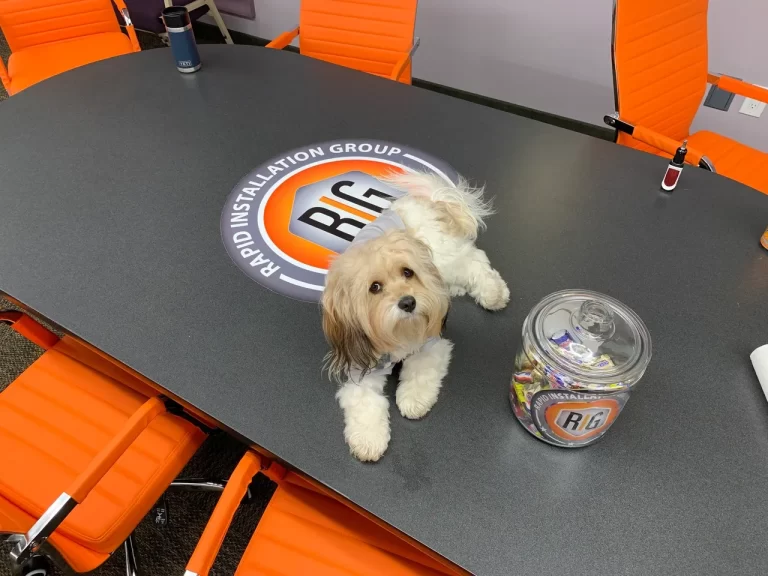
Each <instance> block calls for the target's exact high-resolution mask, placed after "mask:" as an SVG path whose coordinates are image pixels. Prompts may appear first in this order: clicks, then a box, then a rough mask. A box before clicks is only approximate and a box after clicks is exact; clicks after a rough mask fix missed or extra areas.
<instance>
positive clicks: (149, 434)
mask: <svg viewBox="0 0 768 576" xmlns="http://www.w3.org/2000/svg"><path fill="white" fill-rule="evenodd" d="M57 347H58V344H57V345H56V346H54V347H53V348H51V349H50V350H48V351H47V352H46V353H45V354H43V355H42V356H41V357H40V358H39V359H38V360H37V361H36V362H35V363H34V364H32V365H31V366H30V367H29V368H28V369H27V370H26V371H24V372H23V373H22V374H21V376H19V377H18V378H17V379H16V380H15V381H14V382H13V383H12V384H11V385H10V386H9V387H8V388H7V389H6V390H5V391H3V392H2V393H0V469H1V470H2V474H0V532H19V531H26V530H28V529H29V528H30V527H31V526H32V524H33V523H34V522H35V520H36V519H37V518H39V517H40V516H41V514H42V513H43V512H44V511H45V510H46V509H47V508H48V506H50V504H52V503H53V501H54V500H55V499H56V498H57V497H58V496H59V495H60V494H61V493H62V492H64V491H65V490H67V489H68V487H69V486H70V485H71V484H72V482H73V481H74V479H75V478H76V477H77V475H78V474H79V473H80V472H81V471H83V470H84V469H85V468H86V467H87V465H88V464H89V463H90V462H91V460H92V459H93V458H94V457H95V456H96V454H97V453H98V452H99V451H100V450H101V449H102V448H103V447H104V446H106V444H107V443H108V442H109V441H110V439H111V438H113V437H114V436H115V435H116V434H117V433H118V431H119V430H120V429H121V427H122V426H123V425H124V424H125V422H126V421H127V420H128V419H129V418H130V416H131V414H132V413H133V412H135V411H136V410H138V408H139V407H140V406H141V405H142V404H143V403H144V402H145V400H146V397H145V396H143V395H142V394H140V393H138V392H136V391H134V390H132V389H130V388H127V387H126V386H123V385H122V384H120V383H119V382H117V381H115V380H112V379H111V378H109V377H107V376H105V375H103V374H101V373H100V372H96V371H95V370H93V369H91V368H89V367H87V366H85V365H83V364H81V363H80V362H77V361H76V360H73V359H72V358H70V357H69V356H67V355H65V354H62V353H61V352H59V351H57V349H56V348H57ZM204 439H205V434H204V433H203V432H202V431H201V430H200V429H199V428H197V427H196V426H194V425H193V424H191V423H190V422H187V421H186V420H183V419H181V418H178V417H176V416H173V415H171V414H167V413H165V414H162V415H161V416H159V417H157V418H155V419H154V420H153V421H152V423H151V424H150V425H149V427H148V428H147V429H146V430H145V431H144V432H143V433H142V434H141V435H140V436H139V438H138V439H137V440H136V441H135V442H134V443H133V444H132V445H131V447H130V448H129V449H128V450H127V451H126V452H125V453H124V454H123V455H122V456H121V458H120V459H119V460H118V461H117V463H116V464H115V466H114V467H113V468H112V469H111V470H110V471H109V472H107V474H106V475H105V476H104V478H102V480H101V481H100V482H99V484H98V485H97V486H96V487H95V488H94V490H93V491H92V492H91V493H90V494H89V495H88V497H86V499H85V500H84V501H83V502H82V504H80V505H79V506H77V507H76V508H75V509H74V510H73V511H72V512H71V513H70V514H69V516H68V517H67V518H66V520H65V521H64V522H63V523H62V525H61V526H60V527H59V529H58V530H57V531H56V532H54V534H53V536H52V537H51V539H50V542H51V543H52V544H53V545H54V546H55V547H56V548H57V550H58V552H59V553H60V554H61V555H62V556H63V557H64V559H65V560H66V561H67V562H68V563H69V564H70V565H71V566H72V568H74V569H75V570H76V571H78V572H84V571H88V570H92V569H94V568H95V567H97V566H98V565H99V564H100V563H101V562H103V561H104V560H105V559H106V558H107V557H108V554H110V553H111V552H113V551H114V550H115V549H117V547H118V546H120V545H121V544H122V543H123V541H124V540H125V539H126V538H127V537H128V535H129V534H130V532H131V531H132V530H133V528H134V527H135V526H136V524H138V523H139V521H140V520H141V518H143V517H144V516H145V515H146V514H147V512H148V511H149V510H150V509H151V507H152V505H153V504H154V503H155V502H156V501H157V499H158V498H159V497H160V495H161V494H162V492H163V491H164V490H165V488H166V487H167V486H168V484H170V482H171V481H172V480H173V479H174V478H175V477H176V475H177V474H178V473H179V472H180V471H181V469H182V468H183V466H184V465H185V464H186V463H187V461H188V460H189V458H191V457H192V455H193V454H194V452H195V451H196V450H197V448H198V447H199V446H200V444H201V443H202V441H203V440H204Z"/></svg>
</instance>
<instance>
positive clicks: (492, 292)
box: [476, 270, 509, 310]
mask: <svg viewBox="0 0 768 576" xmlns="http://www.w3.org/2000/svg"><path fill="white" fill-rule="evenodd" d="M476 299H477V303H478V304H480V306H482V307H483V308H485V309H486V310H502V309H503V308H505V307H506V306H507V303H508V302H509V288H508V287H507V283H506V282H504V279H503V278H502V277H501V274H499V273H498V272H497V271H496V270H492V271H491V274H489V275H488V277H487V278H485V279H483V280H482V281H481V282H480V283H479V286H478V294H477V298H476Z"/></svg>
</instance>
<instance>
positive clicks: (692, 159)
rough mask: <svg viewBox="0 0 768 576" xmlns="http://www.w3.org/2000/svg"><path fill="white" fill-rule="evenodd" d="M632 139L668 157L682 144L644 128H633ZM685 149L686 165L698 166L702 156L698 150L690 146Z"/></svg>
mask: <svg viewBox="0 0 768 576" xmlns="http://www.w3.org/2000/svg"><path fill="white" fill-rule="evenodd" d="M632 137H633V138H634V139H635V140H639V141H640V142H643V143H644V144H648V146H653V147H654V148H658V149H659V150H661V151H662V152H666V153H667V154H669V155H670V156H674V155H675V152H677V149H678V148H679V147H680V145H681V144H682V142H678V141H677V140H674V139H673V138H669V137H668V136H664V135H663V134H659V133H658V132H656V131H655V130H651V129H650V128H646V127H645V126H635V131H634V133H633V134H632ZM686 147H687V148H688V152H687V153H686V155H685V161H686V163H688V164H691V165H693V166H698V165H699V163H700V162H701V159H702V157H703V156H704V155H703V154H702V153H701V152H699V151H698V150H696V149H694V148H691V147H690V146H686Z"/></svg>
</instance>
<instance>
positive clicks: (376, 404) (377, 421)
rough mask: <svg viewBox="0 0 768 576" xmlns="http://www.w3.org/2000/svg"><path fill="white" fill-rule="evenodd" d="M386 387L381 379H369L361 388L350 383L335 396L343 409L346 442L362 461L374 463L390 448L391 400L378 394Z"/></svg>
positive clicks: (355, 455)
mask: <svg viewBox="0 0 768 576" xmlns="http://www.w3.org/2000/svg"><path fill="white" fill-rule="evenodd" d="M371 383H373V384H375V387H373V388H372V387H371V386H370V385H371ZM383 388H384V380H383V377H382V378H381V381H380V382H374V381H372V380H369V381H367V384H365V383H364V384H362V385H357V384H354V383H352V382H348V383H346V384H345V385H344V386H342V387H341V388H340V389H339V391H338V392H337V393H336V398H337V399H338V401H339V405H340V406H341V408H342V410H344V440H346V442H347V445H348V446H349V451H350V452H351V453H352V455H353V456H354V457H355V458H357V459H359V460H362V461H363V462H375V461H376V460H378V459H379V458H381V457H382V455H383V454H384V452H386V451H387V446H388V445H389V437H390V434H389V401H388V400H387V398H386V397H385V396H384V395H383V393H382V392H380V391H379V390H381V389H383Z"/></svg>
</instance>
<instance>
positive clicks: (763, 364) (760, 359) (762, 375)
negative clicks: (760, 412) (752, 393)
mask: <svg viewBox="0 0 768 576" xmlns="http://www.w3.org/2000/svg"><path fill="white" fill-rule="evenodd" d="M749 357H750V358H751V359H752V366H754V367H755V372H756V373H757V379H758V380H759V381H760V386H761V387H762V389H763V394H765V398H766V400H768V344H764V345H763V346H760V348H757V349H756V350H755V351H754V352H752V354H750V355H749Z"/></svg>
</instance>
